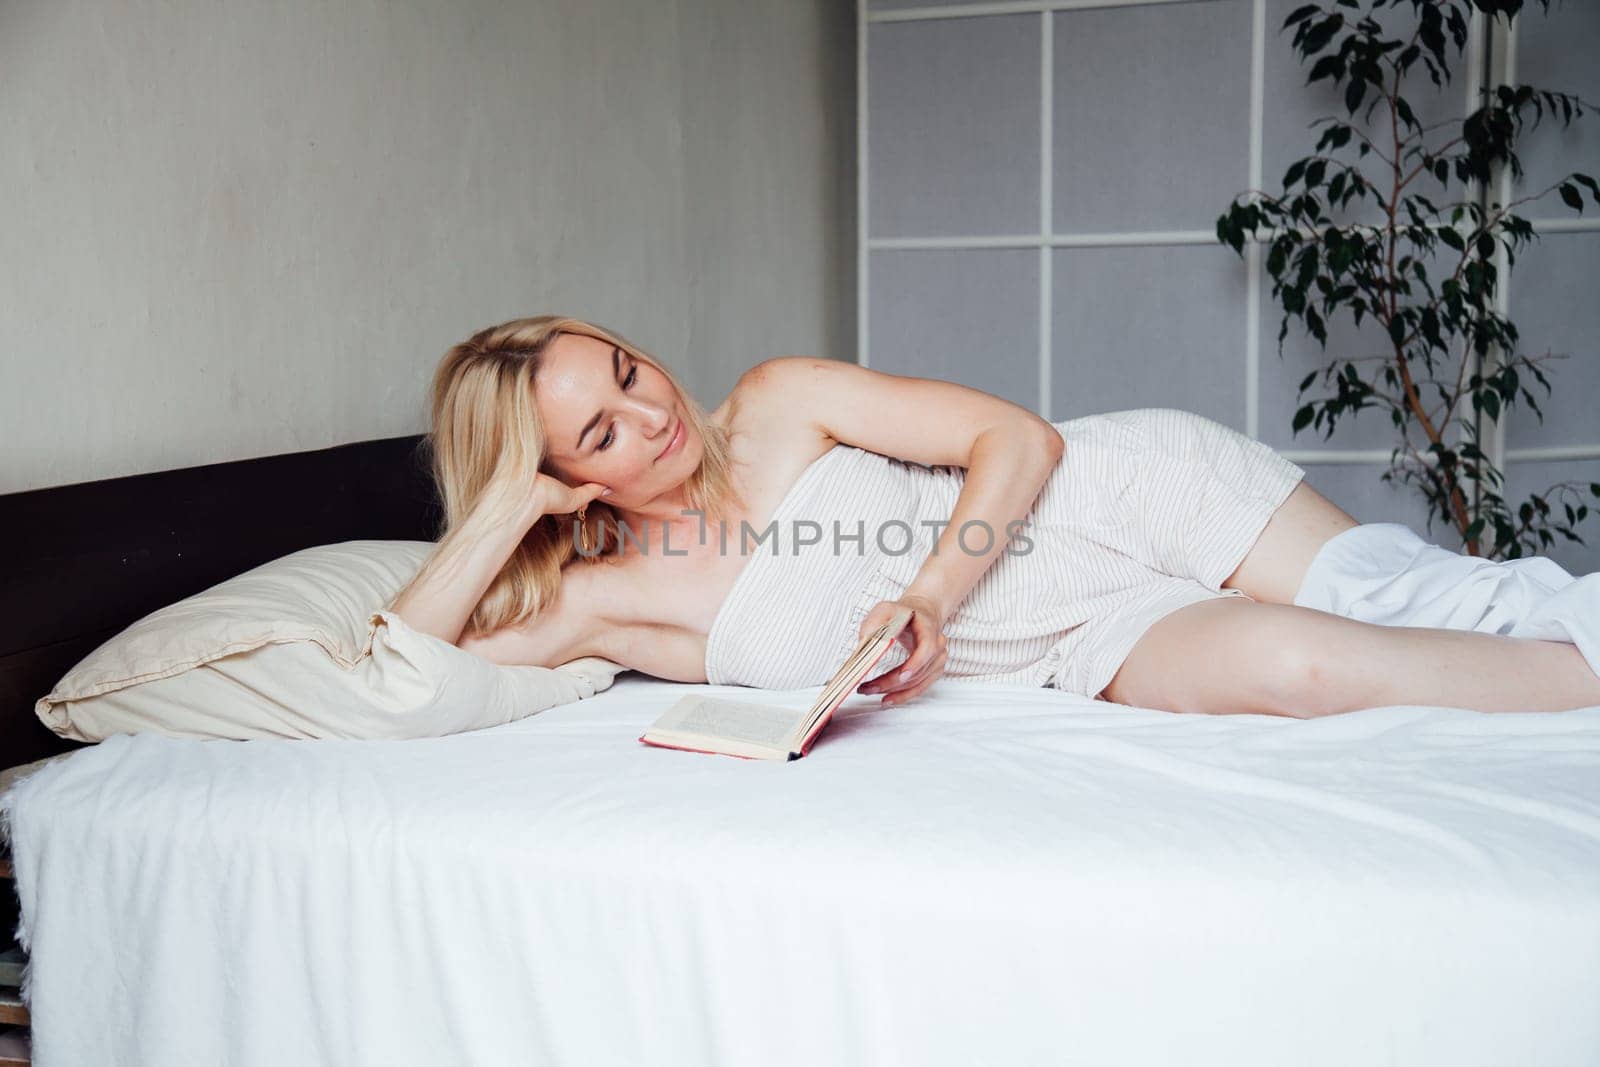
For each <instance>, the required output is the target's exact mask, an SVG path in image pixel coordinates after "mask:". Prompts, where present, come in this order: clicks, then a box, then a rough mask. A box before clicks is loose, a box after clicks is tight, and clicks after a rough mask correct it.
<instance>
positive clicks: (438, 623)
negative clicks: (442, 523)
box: [391, 496, 543, 645]
mask: <svg viewBox="0 0 1600 1067" xmlns="http://www.w3.org/2000/svg"><path fill="white" fill-rule="evenodd" d="M542 514H543V513H542V512H540V511H539V510H538V509H537V508H535V507H534V506H533V504H532V501H531V499H530V500H529V501H528V502H527V503H526V504H525V506H524V507H522V508H521V509H514V508H508V507H504V506H495V501H493V500H492V499H490V498H489V497H487V496H486V497H485V499H484V501H483V502H482V503H480V505H479V506H478V507H477V508H476V509H475V510H473V511H472V513H471V514H469V515H468V516H467V518H466V519H465V521H463V522H461V523H458V524H457V525H456V527H455V528H454V529H453V530H451V531H449V532H448V533H447V534H445V536H444V538H443V539H442V540H441V541H440V542H439V543H438V545H437V546H435V547H434V550H433V552H432V553H431V554H430V555H429V556H428V558H427V560H425V561H424V562H423V564H422V569H421V570H419V571H418V572H417V575H416V577H414V578H412V579H411V582H410V584H408V585H407V586H406V587H405V588H404V589H403V590H401V592H400V595H399V596H397V597H396V598H395V601H394V605H393V607H392V608H391V610H392V611H393V612H394V613H395V614H396V615H398V616H400V617H401V618H402V619H404V620H405V621H406V624H407V625H408V626H410V627H411V628H412V629H413V630H417V631H419V632H422V633H429V634H432V635H433V636H435V637H438V638H442V639H443V640H445V641H448V642H450V643H451V644H452V645H453V644H457V643H458V642H459V641H460V640H461V632H462V630H464V629H465V628H466V625H467V620H468V619H470V618H471V617H472V612H473V611H474V610H475V609H476V608H477V606H478V602H479V601H480V600H482V599H483V594H484V593H486V592H487V591H488V589H489V585H490V583H492V582H493V581H494V579H495V576H496V575H498V574H499V573H500V569H501V568H502V567H504V566H505V565H506V560H508V559H510V558H511V552H512V550H513V549H515V548H516V547H517V545H518V544H519V543H520V542H521V541H522V538H523V537H524V536H526V534H527V532H528V530H529V528H530V527H532V526H533V524H534V523H535V522H537V521H538V520H539V517H540V516H541V515H542Z"/></svg>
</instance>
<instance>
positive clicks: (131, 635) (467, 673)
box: [36, 541, 625, 741]
mask: <svg viewBox="0 0 1600 1067" xmlns="http://www.w3.org/2000/svg"><path fill="white" fill-rule="evenodd" d="M432 549H433V545H432V544H430V543H429V542H426V541H347V542H345V543H343V544H337V545H323V546H320V547H317V548H308V549H305V550H304V551H301V552H295V553H293V554H292V555H288V556H284V557H283V558H282V559H278V560H274V561H272V562H271V563H266V564H263V565H262V566H260V567H257V568H255V569H254V570H251V571H247V572H246V573H244V574H241V575H239V576H238V577H236V578H230V579H228V580H227V581H225V582H222V583H220V584H218V585H216V586H213V587H212V588H210V589H207V590H206V591H205V592H202V593H197V594H196V595H194V596H191V597H189V598H187V599H185V600H180V601H179V602H177V603H176V604H172V605H170V606H168V607H165V608H162V609H161V610H159V611H156V612H153V613H151V614H150V615H147V616H145V617H144V618H143V619H140V620H139V621H138V622H136V623H134V624H133V625H132V626H129V627H128V628H127V629H126V630H124V631H123V632H122V633H120V634H118V635H117V636H116V637H113V638H112V639H111V640H109V641H107V642H106V643H105V644H103V645H101V646H100V647H99V648H98V649H96V650H95V651H94V652H92V653H90V654H89V655H88V656H87V657H85V658H84V659H83V661H82V662H80V663H79V664H78V665H77V666H76V667H74V668H73V669H72V670H71V671H70V672H68V674H67V676H66V677H65V678H62V679H61V681H59V682H57V683H56V686H55V688H54V689H52V690H51V692H50V694H49V695H48V696H46V697H44V698H43V699H42V700H40V701H39V702H38V705H37V708H36V710H37V712H38V715H39V718H40V719H42V720H43V721H44V723H45V725H46V726H48V727H50V729H52V730H54V731H55V732H56V733H58V734H60V735H61V736H63V737H70V738H73V739H74V740H78V741H100V740H104V739H105V738H106V737H109V736H110V735H112V734H115V733H132V732H138V731H144V730H150V731H156V732H159V733H164V734H171V735H174V736H178V737H222V738H238V739H245V738H255V737H347V738H405V737H433V736H438V735H440V734H448V733H457V732H460V731H463V730H475V729H478V728H480V727H485V726H494V725H497V724H500V723H504V722H510V721H511V720H513V719H519V718H522V717H524V716H526V715H531V714H533V713H535V712H538V711H543V710H545V709H546V708H549V707H553V706H555V705H557V704H566V703H570V702H572V701H574V700H581V699H583V698H584V697H590V696H593V695H594V694H595V693H597V692H600V691H601V690H604V689H606V688H609V687H610V685H611V683H612V681H613V680H614V679H615V677H616V675H617V674H618V672H620V671H622V670H624V669H625V668H623V667H622V666H620V665H619V664H616V663H612V662H609V661H607V660H604V659H600V658H598V657H592V656H591V657H586V658H584V659H578V660H573V661H572V662H571V663H564V664H562V665H561V666H559V667H556V668H554V669H551V668H546V667H502V666H498V665H496V664H493V663H490V662H489V661H488V660H486V659H483V658H482V657H480V656H477V655H474V654H473V653H470V652H466V651H463V650H462V649H460V648H457V647H456V646H455V645H452V644H450V643H449V642H447V641H442V640H440V639H439V638H437V637H434V636H432V635H431V634H425V633H420V632H418V631H416V630H413V629H411V628H410V627H409V626H407V625H406V623H405V620H403V619H401V618H400V617H399V616H397V615H395V614H393V613H392V612H389V611H386V610H384V607H385V605H387V604H388V602H389V601H390V600H391V599H393V597H394V596H395V594H396V593H398V592H399V591H400V589H401V587H402V586H403V585H404V584H405V583H406V582H407V581H409V580H410V578H411V576H412V575H413V574H415V573H416V572H417V569H418V568H419V567H421V566H422V562H423V560H424V559H426V558H427V555H428V553H429V552H430V551H432Z"/></svg>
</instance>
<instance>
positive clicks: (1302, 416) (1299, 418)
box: [1289, 404, 1600, 496]
mask: <svg viewBox="0 0 1600 1067" xmlns="http://www.w3.org/2000/svg"><path fill="white" fill-rule="evenodd" d="M1311 414H1312V412H1311V405H1310V404H1307V405H1306V406H1305V407H1303V408H1301V409H1300V410H1299V411H1297V412H1295V413H1294V425H1293V427H1292V428H1291V429H1290V431H1289V432H1290V433H1299V432H1300V431H1301V430H1303V429H1305V428H1306V426H1308V425H1309V424H1310V422H1311ZM1595 495H1596V496H1600V493H1596V494H1595Z"/></svg>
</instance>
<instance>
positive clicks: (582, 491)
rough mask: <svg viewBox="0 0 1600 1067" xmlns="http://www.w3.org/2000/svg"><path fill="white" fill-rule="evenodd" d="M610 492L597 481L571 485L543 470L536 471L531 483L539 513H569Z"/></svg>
mask: <svg viewBox="0 0 1600 1067" xmlns="http://www.w3.org/2000/svg"><path fill="white" fill-rule="evenodd" d="M610 492H611V490H609V489H607V488H606V487H605V486H604V485H601V484H600V483H599V482H584V483H583V484H582V485H579V486H571V485H568V484H567V483H566V482H563V481H562V480H561V479H559V478H552V477H551V476H550V475H548V474H546V473H545V472H544V471H539V472H538V474H537V476H536V477H535V479H534V483H533V496H534V500H535V501H536V502H537V503H538V505H539V508H540V514H541V515H570V514H571V513H572V512H575V511H577V510H578V509H579V508H581V507H583V506H584V505H585V504H587V503H589V501H591V500H594V499H595V498H596V497H601V496H605V495H606V494H608V493H610Z"/></svg>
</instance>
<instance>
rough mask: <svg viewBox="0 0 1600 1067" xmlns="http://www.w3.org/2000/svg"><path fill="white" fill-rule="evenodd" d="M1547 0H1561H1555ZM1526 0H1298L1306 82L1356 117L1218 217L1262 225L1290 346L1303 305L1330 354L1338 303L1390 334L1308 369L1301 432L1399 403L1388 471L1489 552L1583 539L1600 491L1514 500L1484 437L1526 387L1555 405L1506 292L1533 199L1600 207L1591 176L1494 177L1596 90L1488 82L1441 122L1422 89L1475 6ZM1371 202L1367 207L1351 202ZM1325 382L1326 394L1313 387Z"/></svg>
mask: <svg viewBox="0 0 1600 1067" xmlns="http://www.w3.org/2000/svg"><path fill="white" fill-rule="evenodd" d="M1538 2H1539V3H1540V5H1541V6H1542V7H1544V8H1546V9H1548V6H1549V0H1538ZM1522 6H1523V0H1366V2H1365V3H1363V2H1360V0H1333V2H1328V3H1320V4H1306V5H1304V6H1303V7H1299V8H1297V9H1295V10H1294V11H1293V12H1291V13H1290V14H1289V16H1288V18H1287V19H1286V20H1285V21H1284V24H1283V30H1284V31H1288V30H1291V29H1292V30H1293V40H1292V47H1293V49H1294V51H1295V53H1296V54H1297V56H1298V57H1299V58H1300V60H1301V62H1302V63H1310V64H1311V70H1310V74H1309V78H1308V84H1310V83H1315V82H1318V81H1322V80H1324V79H1327V80H1329V81H1330V82H1331V83H1332V85H1333V86H1334V88H1335V89H1336V90H1337V91H1339V92H1340V93H1341V95H1342V98H1343V103H1344V110H1345V115H1343V116H1337V115H1336V116H1329V117H1327V118H1323V119H1319V120H1318V121H1317V122H1315V123H1313V124H1312V128H1313V129H1314V130H1315V129H1320V134H1319V135H1318V137H1317V141H1316V145H1315V147H1314V148H1313V150H1312V154H1311V155H1309V156H1307V157H1305V158H1304V159H1300V160H1297V161H1296V162H1294V163H1293V164H1291V165H1290V166H1289V168H1288V170H1287V171H1286V172H1285V173H1284V175H1283V181H1282V186H1283V191H1282V192H1281V193H1278V194H1276V195H1271V194H1267V193H1265V192H1262V191H1259V190H1252V191H1250V192H1247V193H1245V194H1243V195H1242V196H1240V197H1237V198H1235V200H1234V202H1233V203H1232V204H1231V205H1230V206H1229V208H1228V209H1227V211H1226V213H1224V214H1223V215H1222V216H1221V217H1219V218H1218V219H1217V236H1218V238H1219V239H1220V240H1221V241H1222V242H1224V243H1225V244H1228V245H1230V246H1231V247H1232V248H1233V249H1234V251H1235V252H1236V253H1239V254H1240V255H1243V254H1244V249H1245V244H1246V241H1261V242H1264V245H1265V251H1264V255H1265V267H1266V272H1267V274H1268V275H1269V276H1270V277H1271V278H1272V295H1273V297H1274V298H1275V299H1276V300H1277V301H1278V302H1279V303H1280V304H1281V306H1282V309H1283V317H1282V322H1281V325H1280V328H1279V331H1278V350H1279V355H1280V357H1281V356H1282V352H1283V341H1284V339H1285V337H1286V336H1287V334H1288V330H1289V326H1290V322H1291V321H1294V322H1297V323H1298V324H1299V325H1300V326H1301V327H1302V328H1303V329H1305V330H1306V331H1307V332H1308V333H1309V334H1310V335H1311V336H1312V337H1314V338H1316V340H1317V341H1318V342H1319V344H1321V345H1322V347H1323V350H1324V351H1328V324H1329V323H1330V322H1332V321H1334V320H1335V318H1336V317H1340V316H1349V317H1350V318H1351V319H1353V321H1354V324H1355V326H1356V327H1357V328H1361V329H1364V330H1365V331H1366V333H1367V336H1372V337H1374V338H1375V340H1376V341H1377V343H1378V345H1379V347H1380V349H1381V351H1380V354H1378V355H1376V356H1372V355H1362V356H1353V355H1350V354H1348V353H1340V352H1329V356H1330V359H1329V361H1328V362H1327V364H1326V365H1325V366H1323V367H1321V368H1320V369H1318V370H1314V371H1312V372H1311V373H1310V374H1308V375H1306V377H1305V378H1304V380H1302V381H1301V382H1300V385H1299V394H1300V397H1301V399H1302V400H1305V403H1303V404H1300V405H1299V407H1298V409H1297V410H1296V411H1295V414H1294V420H1293V425H1292V431H1293V432H1294V433H1296V434H1298V433H1299V432H1300V430H1302V429H1304V428H1305V427H1307V426H1311V427H1313V428H1321V429H1324V430H1325V431H1326V434H1325V439H1326V437H1327V436H1331V435H1332V433H1333V428H1334V426H1335V425H1336V423H1337V421H1338V420H1339V419H1341V418H1347V417H1351V416H1353V415H1355V413H1357V412H1359V411H1361V410H1363V409H1364V408H1369V407H1370V408H1379V409H1386V410H1387V411H1388V412H1389V417H1390V421H1391V423H1392V425H1393V427H1394V429H1395V431H1396V433H1397V435H1398V437H1399V439H1400V443H1399V444H1397V445H1396V446H1395V448H1394V449H1393V451H1392V452H1391V454H1390V464H1389V468H1388V469H1387V470H1386V471H1385V472H1384V473H1383V475H1382V477H1383V480H1385V481H1395V480H1399V481H1403V482H1407V483H1410V484H1413V485H1415V486H1416V487H1417V489H1418V490H1419V491H1420V492H1422V493H1423V494H1424V495H1425V496H1426V497H1427V500H1428V509H1429V510H1428V522H1429V526H1430V528H1431V526H1432V522H1433V520H1434V518H1435V517H1438V518H1440V519H1442V520H1443V521H1445V522H1447V523H1449V524H1450V525H1451V526H1452V527H1454V528H1455V530H1456V531H1457V532H1458V533H1459V534H1460V536H1461V540H1462V542H1463V544H1464V545H1465V548H1466V551H1467V552H1468V553H1470V554H1472V555H1482V556H1487V557H1490V558H1515V557H1518V556H1521V555H1523V554H1525V553H1528V552H1534V551H1539V550H1541V549H1542V548H1545V547H1548V546H1549V545H1550V544H1551V543H1552V540H1553V535H1555V534H1559V535H1561V536H1564V537H1566V538H1567V539H1568V540H1571V541H1576V542H1579V543H1582V542H1583V539H1582V537H1581V536H1580V535H1579V533H1578V527H1579V526H1580V525H1582V524H1583V523H1584V522H1585V520H1587V519H1588V518H1589V516H1590V514H1591V513H1594V514H1600V506H1596V507H1594V508H1591V506H1590V505H1589V504H1588V503H1586V497H1585V490H1587V493H1588V495H1590V496H1593V497H1594V498H1596V499H1597V500H1600V483H1588V484H1587V485H1585V484H1584V483H1581V482H1563V483H1560V484H1558V485H1556V486H1552V487H1551V488H1549V489H1546V490H1545V491H1544V492H1542V493H1535V494H1533V495H1531V496H1530V497H1529V498H1528V499H1527V500H1526V501H1523V502H1521V503H1519V504H1517V505H1516V506H1515V509H1513V506H1512V504H1511V503H1510V502H1509V501H1507V500H1506V499H1504V497H1503V496H1502V495H1501V492H1500V489H1501V487H1502V485H1503V476H1502V474H1501V472H1500V470H1499V469H1498V468H1497V467H1496V466H1495V464H1494V463H1493V461H1492V459H1491V458H1490V457H1489V456H1488V455H1487V454H1486V453H1485V452H1484V450H1483V449H1482V448H1481V447H1480V446H1479V441H1480V439H1481V438H1480V434H1481V433H1484V432H1486V429H1487V425H1488V424H1489V423H1494V422H1498V421H1499V420H1500V419H1501V418H1502V417H1503V416H1504V415H1505V414H1506V412H1507V411H1508V410H1509V409H1510V408H1511V407H1512V405H1513V404H1515V403H1517V402H1518V400H1519V398H1520V400H1521V401H1522V402H1525V403H1526V404H1527V405H1528V407H1529V408H1530V409H1532V410H1533V411H1534V412H1535V413H1536V414H1538V416H1539V418H1540V419H1541V420H1542V419H1543V417H1544V416H1543V413H1542V412H1540V411H1539V405H1538V401H1537V400H1536V399H1535V397H1534V394H1533V392H1532V390H1531V389H1530V388H1529V386H1530V385H1531V384H1533V383H1534V382H1536V383H1537V384H1538V385H1539V386H1541V387H1543V389H1544V390H1545V393H1546V395H1548V394H1549V392H1550V382H1549V380H1548V378H1547V377H1546V375H1545V374H1544V372H1543V371H1542V370H1541V368H1540V364H1542V363H1543V362H1545V361H1546V360H1547V359H1549V358H1550V357H1549V356H1548V355H1545V356H1532V355H1528V354H1526V353H1524V352H1522V351H1521V350H1520V349H1519V348H1518V331H1517V328H1516V326H1515V324H1514V323H1513V322H1512V321H1511V319H1510V318H1509V317H1508V316H1507V315H1506V314H1505V313H1504V312H1503V311H1502V310H1501V309H1500V308H1501V304H1500V303H1499V302H1498V300H1497V295H1498V294H1499V292H1500V289H1501V286H1502V285H1503V284H1504V282H1503V278H1504V275H1505V274H1509V271H1510V270H1511V268H1512V267H1514V265H1515V263H1516V254H1517V252H1518V251H1519V250H1521V249H1522V248H1523V247H1525V246H1526V245H1527V244H1528V242H1530V241H1532V240H1534V239H1535V237H1536V235H1535V233H1534V229H1533V227H1532V226H1531V225H1530V224H1529V222H1528V220H1527V219H1526V218H1524V217H1522V216H1521V215H1519V214H1518V213H1517V212H1518V209H1520V208H1522V207H1523V206H1524V205H1526V204H1528V203H1531V202H1533V201H1537V200H1541V199H1544V198H1545V197H1548V196H1551V195H1556V196H1559V198H1560V200H1561V201H1562V202H1563V203H1564V204H1566V205H1567V206H1568V207H1570V208H1572V209H1573V210H1575V211H1578V212H1582V211H1583V210H1584V200H1585V197H1584V194H1585V193H1587V194H1588V197H1589V199H1591V200H1592V201H1593V202H1594V204H1596V205H1600V184H1597V183H1596V181H1595V179H1594V178H1593V177H1591V176H1590V175H1587V174H1580V173H1571V174H1568V175H1567V176H1566V177H1564V178H1562V179H1560V180H1559V181H1557V182H1555V183H1554V184H1552V185H1551V186H1550V187H1549V188H1547V189H1542V190H1537V191H1534V192H1532V193H1531V194H1529V195H1526V196H1521V197H1518V198H1515V199H1511V198H1508V200H1507V202H1505V203H1501V202H1499V201H1498V200H1496V199H1495V192H1494V191H1495V190H1496V189H1497V188H1498V187H1499V185H1500V176H1501V174H1502V173H1503V172H1504V171H1505V170H1509V172H1510V173H1511V174H1512V175H1513V177H1516V178H1520V177H1521V175H1522V167H1521V162H1520V161H1519V159H1518V157H1517V154H1516V152H1515V145H1516V142H1517V139H1518V137H1519V136H1520V135H1521V134H1522V133H1523V132H1524V129H1525V128H1526V127H1530V126H1531V125H1537V124H1538V123H1539V122H1540V121H1541V120H1543V119H1546V118H1559V119H1560V120H1561V122H1562V123H1563V124H1564V125H1565V124H1567V123H1570V122H1571V121H1572V120H1573V119H1574V118H1577V117H1579V116H1582V115H1584V114H1585V113H1586V111H1592V110H1594V107H1593V105H1592V104H1590V105H1586V104H1585V103H1584V102H1583V101H1581V100H1580V99H1578V98H1577V97H1576V96H1573V95H1571V94H1568V93H1562V92H1553V91H1549V90H1545V89H1538V88H1535V87H1533V86H1529V85H1498V84H1495V85H1491V84H1487V79H1486V84H1485V85H1484V87H1483V88H1482V89H1481V91H1480V94H1479V95H1480V100H1479V106H1478V107H1477V108H1476V110H1474V111H1472V113H1471V114H1468V115H1467V116H1465V118H1463V119H1459V120H1451V121H1449V122H1442V123H1424V122H1423V121H1422V120H1421V119H1420V118H1419V117H1418V113H1417V110H1416V109H1414V108H1413V106H1412V104H1411V102H1410V101H1408V100H1407V93H1408V92H1410V89H1409V88H1408V84H1413V85H1414V84H1416V83H1417V81H1418V80H1419V79H1420V78H1421V77H1424V76H1426V77H1427V78H1428V79H1429V80H1430V81H1431V82H1432V84H1434V85H1436V86H1442V85H1443V84H1444V83H1445V82H1447V81H1448V80H1449V79H1450V76H1451V67H1452V64H1454V63H1455V62H1456V61H1458V60H1459V59H1460V58H1461V56H1462V54H1463V52H1464V50H1465V49H1466V47H1467V43H1468V40H1469V38H1470V36H1471V35H1470V33H1469V27H1470V19H1471V18H1472V16H1473V9H1474V8H1476V9H1477V10H1478V11H1481V12H1484V13H1485V15H1486V17H1487V18H1488V19H1489V20H1491V23H1492V22H1493V20H1497V19H1499V18H1502V17H1503V18H1504V19H1505V20H1506V24H1507V26H1508V27H1509V25H1510V22H1511V20H1512V19H1513V18H1515V17H1516V16H1517V15H1518V14H1519V12H1520V11H1521V9H1522ZM1386 8H1387V9H1390V10H1388V11H1385V10H1384V9H1386ZM1407 9H1409V10H1407ZM1401 23H1404V24H1403V25H1400V24H1401ZM1396 26H1398V28H1397V29H1392V28H1391V27H1396ZM1367 205H1370V207H1368V208H1367V210H1368V211H1369V220H1367V221H1362V220H1359V219H1353V218H1352V216H1353V215H1354V214H1357V213H1359V212H1360V210H1361V209H1362V208H1363V207H1366V206H1367ZM1374 210H1375V212H1376V216H1375V217H1376V221H1370V220H1371V219H1372V218H1373V217H1374V216H1373V215H1372V214H1371V212H1373V211H1374ZM1501 250H1503V252H1504V263H1505V268H1504V274H1503V272H1502V268H1501V267H1500V265H1499V260H1500V253H1501ZM1318 380H1320V381H1321V382H1322V383H1323V386H1324V387H1325V388H1326V390H1327V392H1326V394H1325V395H1320V396H1313V397H1311V398H1309V399H1307V398H1306V393H1307V392H1308V391H1309V390H1311V389H1312V388H1313V387H1314V386H1315V385H1316V383H1317V382H1318ZM1557 505H1559V509H1560V510H1559V511H1558V510H1556V508H1557Z"/></svg>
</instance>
